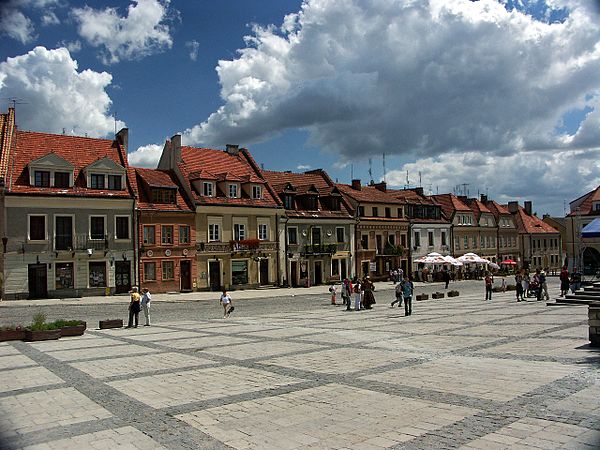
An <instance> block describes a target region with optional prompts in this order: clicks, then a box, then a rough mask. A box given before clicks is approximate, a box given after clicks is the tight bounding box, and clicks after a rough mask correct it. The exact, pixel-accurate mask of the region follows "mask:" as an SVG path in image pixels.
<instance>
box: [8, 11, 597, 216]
mask: <svg viewBox="0 0 600 450" xmlns="http://www.w3.org/2000/svg"><path fill="white" fill-rule="evenodd" d="M594 5H596V2H591V1H588V0H580V1H579V0H547V1H543V0H532V1H525V0H497V1H496V0H480V1H476V2H471V1H468V0H448V1H440V0H430V1H425V0H424V1H422V2H408V1H403V0H387V1H369V0H364V1H360V0H348V1H346V2H331V1H325V0H307V1H306V2H301V1H299V0H256V1H251V0H222V1H182V0H171V1H167V0H139V1H134V0H128V1H116V0H115V1H88V2H79V1H69V0H11V1H9V2H4V3H3V7H2V8H3V9H2V11H1V16H0V30H2V31H3V36H2V37H1V38H0V98H2V100H1V101H2V105H3V109H5V108H6V106H7V104H8V101H7V100H6V99H7V98H10V97H18V98H19V99H20V101H21V102H23V103H22V104H19V105H18V106H17V120H18V123H19V126H20V127H21V128H23V129H35V130H39V131H49V132H61V130H62V129H63V128H64V129H65V131H66V132H67V133H74V134H84V133H87V134H89V135H91V136H110V135H111V133H112V132H113V131H114V115H115V113H116V115H117V120H118V121H119V123H118V126H122V125H126V126H127V127H129V129H130V152H131V161H133V162H135V163H136V164H140V165H146V166H152V164H153V163H154V162H155V161H156V157H157V155H158V154H159V151H160V148H161V147H162V144H163V142H164V140H165V139H166V138H168V137H170V136H171V135H173V134H175V133H179V132H182V133H183V134H184V141H185V142H187V143H189V144H191V145H198V146H210V147H217V148H222V147H224V145H225V144H226V143H238V144H241V145H243V146H246V147H248V148H249V149H250V150H251V151H252V153H253V155H254V156H255V158H256V160H257V161H258V162H260V163H262V164H264V166H265V168H268V169H273V170H303V169H307V168H316V167H322V168H324V169H326V170H327V171H328V172H329V173H330V174H331V176H332V177H333V178H334V179H336V178H337V179H339V180H340V181H341V182H349V180H350V174H351V172H353V173H354V176H355V178H361V179H362V180H363V181H365V182H366V181H368V180H369V178H370V176H369V174H368V167H369V163H368V161H369V159H371V160H372V167H373V170H372V177H373V179H374V180H375V181H379V180H380V179H381V178H382V177H383V170H382V154H383V153H385V154H386V167H387V175H386V181H388V184H391V185H395V186H403V185H404V184H405V183H406V171H407V170H408V172H409V174H408V176H409V183H410V185H413V186H414V185H416V184H418V183H419V178H420V179H421V184H422V185H423V186H424V187H425V189H426V190H431V191H432V192H433V193H435V192H448V191H452V190H453V189H454V186H456V185H458V184H462V183H468V184H469V194H471V195H476V194H477V192H481V193H483V192H488V194H490V196H492V197H493V198H495V199H497V200H498V201H501V202H505V201H507V200H509V199H518V200H521V201H522V200H526V199H531V200H533V201H534V209H536V210H537V211H538V212H539V213H540V214H541V213H544V212H550V213H552V214H556V215H560V214H562V212H563V202H564V200H566V201H567V202H568V201H569V200H572V199H574V198H576V197H578V196H580V195H581V194H583V193H584V192H586V191H587V190H590V189H592V188H594V187H596V186H597V185H598V184H599V183H600V175H599V174H600V166H599V165H598V163H597V162H596V161H598V149H599V145H600V144H599V143H600V126H598V125H600V117H599V113H598V108H597V104H598V94H599V92H600V77H598V75H597V74H598V73H600V72H599V70H598V69H600V54H599V53H598V49H597V48H596V47H597V44H598V42H599V41H600V28H599V23H600V20H599V19H600V15H599V14H600V12H599V11H598V9H597V8H595V7H594ZM282 156H283V157H282ZM586 161H589V163H586ZM579 162H583V163H581V164H579ZM574 163H576V164H574ZM567 166H569V167H570V168H569V170H568V171H566V170H565V168H566V167H567ZM567 173H568V174H569V176H567V175H566V174H567ZM573 180H576V182H573ZM535 205H537V206H538V207H536V206H535Z"/></svg>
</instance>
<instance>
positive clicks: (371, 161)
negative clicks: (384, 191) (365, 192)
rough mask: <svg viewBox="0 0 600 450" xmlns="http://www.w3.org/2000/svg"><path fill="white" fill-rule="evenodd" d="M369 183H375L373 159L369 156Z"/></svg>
mask: <svg viewBox="0 0 600 450" xmlns="http://www.w3.org/2000/svg"><path fill="white" fill-rule="evenodd" d="M369 184H375V182H374V181H373V160H372V159H371V158H369Z"/></svg>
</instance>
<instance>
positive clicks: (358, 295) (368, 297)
mask: <svg viewBox="0 0 600 450" xmlns="http://www.w3.org/2000/svg"><path fill="white" fill-rule="evenodd" d="M341 289H342V293H341V294H342V305H346V311H360V310H363V309H373V305H374V304H375V303H377V302H376V301H375V294H373V292H374V291H375V285H374V284H373V282H372V281H371V279H370V277H368V276H366V277H365V278H363V279H362V280H360V279H359V278H357V277H355V278H354V279H353V280H352V281H350V279H349V278H344V281H342V286H341ZM329 292H330V293H331V304H332V305H337V303H336V295H337V287H336V286H335V285H333V284H332V285H331V286H330V287H329ZM353 299H354V309H352V300H353Z"/></svg>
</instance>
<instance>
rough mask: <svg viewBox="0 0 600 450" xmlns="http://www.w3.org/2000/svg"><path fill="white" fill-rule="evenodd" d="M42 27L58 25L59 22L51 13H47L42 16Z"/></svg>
mask: <svg viewBox="0 0 600 450" xmlns="http://www.w3.org/2000/svg"><path fill="white" fill-rule="evenodd" d="M41 20H42V25H44V26H50V25H59V24H60V20H59V19H58V17H57V16H56V14H55V13H54V12H53V11H48V12H46V13H45V14H44V15H43V16H42V19H41Z"/></svg>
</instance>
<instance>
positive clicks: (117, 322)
mask: <svg viewBox="0 0 600 450" xmlns="http://www.w3.org/2000/svg"><path fill="white" fill-rule="evenodd" d="M99 328H100V329H101V330H106V329H109V328H123V319H111V320H101V321H100V323H99Z"/></svg>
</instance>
